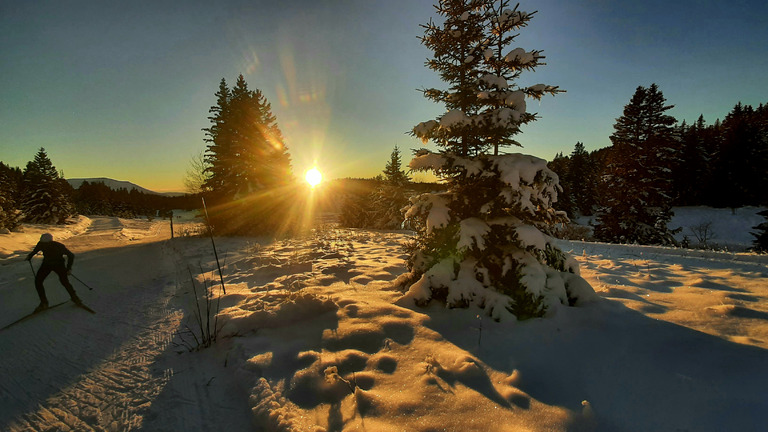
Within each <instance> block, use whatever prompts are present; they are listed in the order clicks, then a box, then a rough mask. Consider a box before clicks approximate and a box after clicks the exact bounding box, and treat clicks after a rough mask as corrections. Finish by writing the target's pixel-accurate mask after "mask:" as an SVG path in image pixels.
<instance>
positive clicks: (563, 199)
mask: <svg viewBox="0 0 768 432" xmlns="http://www.w3.org/2000/svg"><path fill="white" fill-rule="evenodd" d="M547 167H549V169H551V170H552V172H554V173H555V174H557V177H558V180H559V184H560V193H558V194H557V205H556V207H557V209H558V210H560V211H564V212H565V213H566V214H568V215H570V216H573V215H574V212H575V210H576V205H575V203H574V196H573V195H574V193H573V186H572V185H571V181H570V180H571V175H570V172H571V158H570V156H564V155H563V153H562V152H560V153H557V154H556V155H555V157H554V158H552V160H551V161H549V163H548V164H547Z"/></svg>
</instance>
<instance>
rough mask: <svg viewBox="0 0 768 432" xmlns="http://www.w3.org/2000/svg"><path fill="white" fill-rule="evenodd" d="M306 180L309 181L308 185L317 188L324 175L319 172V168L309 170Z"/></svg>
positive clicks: (305, 176)
mask: <svg viewBox="0 0 768 432" xmlns="http://www.w3.org/2000/svg"><path fill="white" fill-rule="evenodd" d="M304 179H305V180H307V183H309V185H310V186H312V187H315V186H317V185H319V184H320V182H321V181H323V175H322V174H320V171H318V170H317V168H312V169H309V170H307V173H306V174H305V175H304Z"/></svg>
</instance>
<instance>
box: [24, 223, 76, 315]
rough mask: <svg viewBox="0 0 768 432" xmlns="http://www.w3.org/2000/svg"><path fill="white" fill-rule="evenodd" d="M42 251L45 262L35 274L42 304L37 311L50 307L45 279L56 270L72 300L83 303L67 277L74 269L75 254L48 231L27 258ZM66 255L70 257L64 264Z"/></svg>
mask: <svg viewBox="0 0 768 432" xmlns="http://www.w3.org/2000/svg"><path fill="white" fill-rule="evenodd" d="M40 251H42V252H43V264H42V265H40V268H39V269H38V270H37V274H36V275H35V289H37V295H38V296H40V305H39V306H38V307H37V308H36V309H35V312H39V311H41V310H45V309H47V308H48V298H47V297H46V296H45V288H44V287H43V281H44V280H45V278H47V277H48V275H49V274H51V272H56V274H57V275H59V282H61V284H62V285H64V288H66V289H67V292H68V293H69V296H70V297H71V298H72V301H73V302H74V303H75V304H76V305H78V306H79V305H82V304H83V303H82V302H81V301H80V298H79V297H78V296H77V293H75V288H74V287H73V286H72V284H71V283H69V278H68V277H67V275H69V272H70V271H71V270H72V263H73V262H74V261H75V254H73V253H72V252H70V251H69V249H67V247H66V246H64V245H63V244H61V243H59V242H56V241H53V236H52V235H51V234H48V233H45V234H43V235H41V236H40V241H39V242H38V243H37V246H35V249H34V250H33V251H32V252H30V253H29V255H27V258H26V260H27V261H29V260H31V259H32V257H33V256H35V254H37V253H38V252H40ZM64 255H66V256H67V258H68V259H67V262H66V266H65V265H64Z"/></svg>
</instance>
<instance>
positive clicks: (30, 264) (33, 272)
mask: <svg viewBox="0 0 768 432" xmlns="http://www.w3.org/2000/svg"><path fill="white" fill-rule="evenodd" d="M27 262H28V263H29V268H30V270H32V276H33V277H37V275H36V274H35V268H34V267H32V261H29V260H27Z"/></svg>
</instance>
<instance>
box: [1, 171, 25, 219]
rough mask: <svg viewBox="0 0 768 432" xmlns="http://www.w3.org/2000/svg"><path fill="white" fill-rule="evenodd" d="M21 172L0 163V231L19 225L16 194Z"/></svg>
mask: <svg viewBox="0 0 768 432" xmlns="http://www.w3.org/2000/svg"><path fill="white" fill-rule="evenodd" d="M20 185H21V170H19V169H18V168H16V169H13V168H11V167H9V166H7V165H5V164H4V163H2V162H0V229H7V230H12V229H14V228H16V227H17V226H18V225H19V219H20V215H19V210H18V204H17V202H18V201H17V200H18V194H19V189H20Z"/></svg>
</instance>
